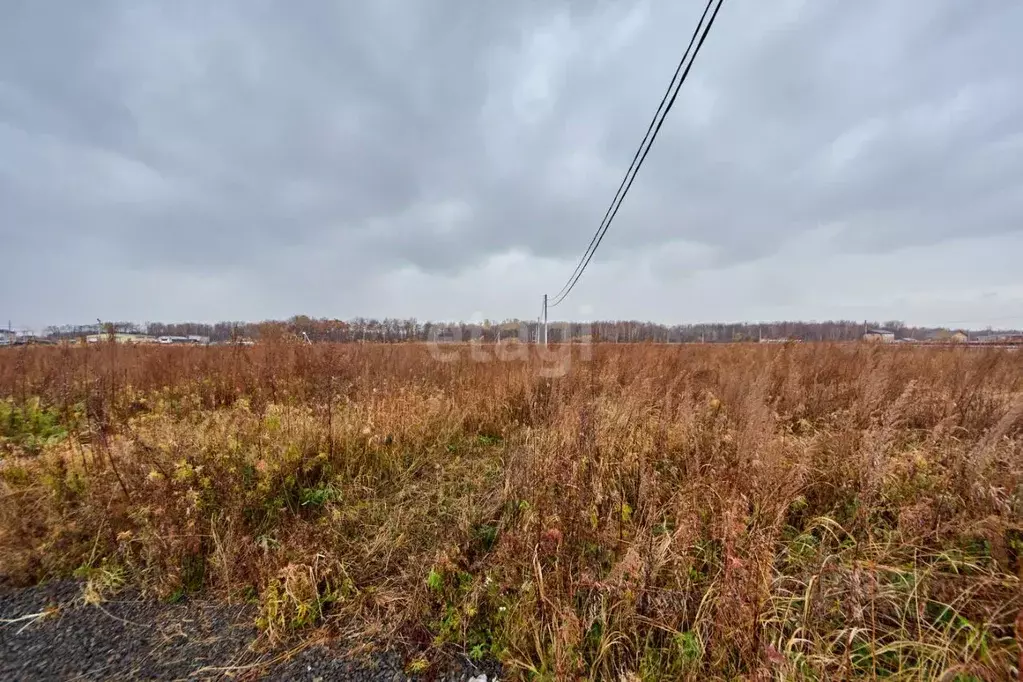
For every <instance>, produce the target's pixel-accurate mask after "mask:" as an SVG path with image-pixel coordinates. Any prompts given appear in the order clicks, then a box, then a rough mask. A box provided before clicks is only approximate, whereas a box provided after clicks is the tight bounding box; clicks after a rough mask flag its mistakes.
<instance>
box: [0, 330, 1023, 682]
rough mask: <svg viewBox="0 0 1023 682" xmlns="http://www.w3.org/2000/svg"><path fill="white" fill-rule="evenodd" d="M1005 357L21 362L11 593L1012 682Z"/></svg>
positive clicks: (95, 355)
mask: <svg viewBox="0 0 1023 682" xmlns="http://www.w3.org/2000/svg"><path fill="white" fill-rule="evenodd" d="M1020 363H1021V358H1020V357H1019V356H1018V355H1017V354H1013V353H1006V352H1001V351H974V350H951V349H904V348H898V349H896V348H881V347H865V346H863V345H857V344H851V345H841V346H839V345H834V346H832V345H802V346H793V347H770V348H765V347H761V346H756V345H745V346H744V345H733V346H687V347H664V346H598V347H596V348H595V349H594V350H593V352H592V359H591V360H590V361H588V362H576V363H575V364H574V365H573V366H572V368H571V371H570V372H569V373H568V374H567V375H566V376H564V377H560V378H544V377H543V376H542V375H541V373H540V372H539V371H538V370H539V366H538V361H537V360H535V359H534V360H518V361H507V362H496V361H495V362H486V363H480V362H472V361H470V360H469V359H468V358H466V359H465V360H464V361H462V362H456V363H441V362H437V361H435V360H434V359H432V358H431V356H430V354H429V353H428V352H427V350H426V348H425V347H423V346H419V345H411V344H409V345H400V346H399V345H395V346H386V345H376V346H374V345H365V346H362V345H318V346H297V345H288V344H285V343H274V344H267V345H263V346H258V347H255V348H246V349H242V348H210V349H187V348H185V349H179V348H131V347H123V346H116V345H113V344H103V346H102V347H93V348H72V347H65V348H25V349H15V350H10V351H5V352H0V395H2V396H3V399H2V400H0V458H2V464H0V575H2V576H3V580H5V581H8V582H21V583H24V582H31V581H36V580H40V579H44V578H46V577H50V576H61V575H77V576H80V577H82V578H83V579H85V580H86V581H87V585H88V590H89V593H90V595H91V596H92V597H93V598H97V599H98V598H102V595H103V594H104V593H105V592H107V591H109V590H112V589H115V588H117V587H118V586H119V585H123V584H132V585H136V586H140V587H142V588H144V589H147V590H149V591H150V592H151V593H152V594H154V595H158V596H159V597H161V598H165V599H179V598H181V597H183V596H185V595H187V594H189V593H196V592H199V591H202V592H204V593H206V594H207V595H218V596H220V597H222V598H224V599H228V600H233V601H237V600H252V601H258V602H259V604H260V613H261V616H260V624H261V626H262V627H263V628H264V629H265V631H266V632H267V633H268V635H269V636H270V637H272V638H276V639H278V640H283V639H288V638H293V637H300V636H303V635H304V634H307V633H309V632H310V631H312V629H315V628H324V629H326V630H328V631H331V632H333V633H335V634H338V635H340V636H343V637H350V638H353V639H355V640H357V641H364V642H369V641H373V642H385V643H388V644H392V645H394V644H397V645H401V646H405V647H407V651H409V663H410V669H413V670H423V669H425V668H428V666H429V662H430V661H431V660H434V659H435V658H436V657H438V656H440V655H442V653H443V652H444V651H446V650H451V648H453V647H456V646H457V647H462V648H463V649H464V651H466V652H467V653H468V654H469V655H471V656H474V657H496V658H498V659H500V660H501V661H502V662H503V663H504V666H505V670H506V671H508V672H510V673H511V674H513V675H520V676H522V677H524V678H533V679H575V678H577V677H578V678H584V679H585V678H592V679H629V680H634V679H666V678H667V679H694V680H695V679H701V680H702V679H734V678H735V677H742V678H745V679H819V680H824V679H853V678H864V679H874V678H877V677H888V678H890V679H933V678H939V677H940V678H941V679H945V680H955V679H958V680H961V681H965V680H980V679H985V680H986V679H1004V678H1009V677H1011V676H1014V675H1015V671H1016V668H1017V666H1018V657H1019V655H1020V647H1019V644H1018V640H1017V636H1016V633H1015V631H1014V621H1015V619H1016V616H1017V614H1018V613H1020V610H1021V608H1023V595H1021V591H1020V582H1019V578H1020V574H1021V573H1020V572H1021V568H1020V566H1021V563H1020V562H1021V558H1020V555H1021V554H1023V525H1021V524H1023V457H1021V455H1023V368H1021V364H1020Z"/></svg>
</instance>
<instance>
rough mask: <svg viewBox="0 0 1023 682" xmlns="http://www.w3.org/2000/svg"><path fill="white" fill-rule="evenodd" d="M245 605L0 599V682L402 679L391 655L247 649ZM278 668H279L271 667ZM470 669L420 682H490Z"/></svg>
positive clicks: (251, 634)
mask: <svg viewBox="0 0 1023 682" xmlns="http://www.w3.org/2000/svg"><path fill="white" fill-rule="evenodd" d="M254 617H255V612H254V610H253V608H252V607H251V606H231V605H225V604H220V603H211V602H199V601H190V602H188V603H184V604H165V603H161V602H154V601H149V600H142V599H132V598H130V597H128V598H125V597H124V596H121V597H120V598H118V599H116V600H111V601H105V602H103V603H102V604H100V605H99V606H92V605H89V604H86V603H85V602H84V601H83V599H82V586H81V584H79V583H75V582H55V583H49V584H46V585H41V586H38V587H32V588H26V589H17V590H12V589H3V590H0V680H126V679H147V680H154V679H158V680H226V679H235V680H238V679H242V680H261V679H266V680H305V681H307V682H313V681H322V682H326V681H327V680H363V681H365V682H377V681H379V682H396V681H397V680H409V679H413V678H410V677H409V676H408V675H407V674H406V673H405V672H404V669H403V665H402V659H401V657H400V656H399V655H397V654H390V653H384V654H378V655H375V656H374V657H373V658H371V659H366V658H364V657H363V658H352V657H350V656H346V655H345V654H344V652H343V650H341V649H339V648H336V647H331V646H323V645H317V646H313V647H309V648H307V649H304V650H302V651H300V652H299V653H297V654H294V655H293V656H286V655H285V656H282V654H285V653H286V652H284V651H264V650H259V651H257V650H255V649H254V648H253V647H252V645H253V643H254V642H256V640H257V637H258V632H257V631H256V629H255V627H254V626H253V619H254ZM278 659H281V660H278ZM495 672H496V669H495V668H494V667H490V666H487V667H485V669H479V668H477V667H476V666H474V665H472V664H471V663H470V662H469V661H468V660H463V661H459V662H455V663H454V664H452V666H451V667H450V668H449V669H448V670H445V671H432V673H433V674H430V672H429V671H428V673H427V674H426V675H424V676H423V677H421V678H416V679H423V680H438V681H440V680H452V681H453V680H459V681H463V682H464V681H467V680H472V681H473V682H484V681H487V682H493V680H495V679H496V678H495V677H494V674H495Z"/></svg>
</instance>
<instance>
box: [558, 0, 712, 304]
mask: <svg viewBox="0 0 1023 682" xmlns="http://www.w3.org/2000/svg"><path fill="white" fill-rule="evenodd" d="M712 2H713V0H707V6H706V7H704V8H703V14H701V15H700V21H699V22H698V23H697V24H696V28H695V29H693V35H692V37H691V38H690V39H689V45H688V46H687V47H686V51H685V53H684V54H683V55H682V59H680V60H679V62H678V66H676V67H675V73H673V74H672V75H671V80H670V81H669V82H668V89H667V90H665V91H664V96H663V97H661V102H660V104H658V105H657V110H656V111H655V112H654V116H653V118H651V119H650V125H648V126H647V129H646V133H644V134H643V140H642V141H641V142H640V143H639V147H637V148H636V153H635V154H633V156H632V161H631V162H630V163H629V168H628V169H627V170H626V171H625V175H624V176H623V177H622V182H621V184H619V185H618V190H617V191H616V192H615V195H614V198H613V199H612V200H611V204H610V205H609V206H608V207H607V211H605V212H604V218H603V219H602V220H601V221H600V226H599V227H597V231H596V232H594V233H593V238H592V239H590V243H589V245H588V246H587V247H586V250H585V251H584V252H583V255H582V257H581V258H580V259H579V262H578V263H577V264H576V266H575V270H573V271H572V274H571V275H570V276H569V278H568V280H566V281H565V285H564V286H562V287H561V291H559V292H558V293H556V294H554V296H553V297H552V298H558V297H559V296H561V294H563V293H565V289H567V288H568V285H569V283H570V282H571V281H572V278H573V277H575V275H576V273H577V272H579V268H581V267H582V265H583V261H584V260H585V259H586V254H588V253H589V252H590V249H592V248H593V245H594V243H595V242H596V241H597V236H598V235H599V234H600V230H601V228H603V227H604V224H605V223H606V222H607V219H608V217H609V216H610V215H611V210H612V209H613V208H614V205H615V202H616V201H618V197H619V195H620V194H621V193H622V190H623V189H624V188H625V185H626V183H627V182H628V181H629V175H630V174H632V172H633V168H634V167H635V165H636V161H637V160H639V156H640V154H641V153H642V152H643V147H644V146H645V145H646V144H647V140H648V139H649V138H650V133H651V132H653V130H654V126H656V125H657V119H658V117H659V116H660V115H661V110H662V109H664V104H665V103H666V102H667V101H668V97H669V96H671V91H672V89H673V88H674V87H675V80H676V79H678V75H679V73H681V71H682V67H683V66H684V65H685V62H686V59H688V58H689V52H690V51H691V50H692V49H693V45H694V44H695V43H696V37H697V35H698V34H699V32H700V27H701V26H703V21H704V19H706V17H707V12H708V11H710V6H711V3H712Z"/></svg>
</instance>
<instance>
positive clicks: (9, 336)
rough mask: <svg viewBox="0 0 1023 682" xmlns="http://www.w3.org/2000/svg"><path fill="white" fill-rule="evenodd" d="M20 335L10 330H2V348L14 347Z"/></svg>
mask: <svg viewBox="0 0 1023 682" xmlns="http://www.w3.org/2000/svg"><path fill="white" fill-rule="evenodd" d="M16 338H18V335H17V334H16V333H14V332H12V331H10V330H8V329H0V346H12V345H14V340H15V339H16Z"/></svg>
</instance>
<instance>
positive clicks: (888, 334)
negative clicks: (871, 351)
mask: <svg viewBox="0 0 1023 682" xmlns="http://www.w3.org/2000/svg"><path fill="white" fill-rule="evenodd" d="M863 340H864V341H870V342H873V343H892V342H894V341H895V332H893V331H891V330H889V329H868V330H867V331H866V332H865V333H864V334H863Z"/></svg>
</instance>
